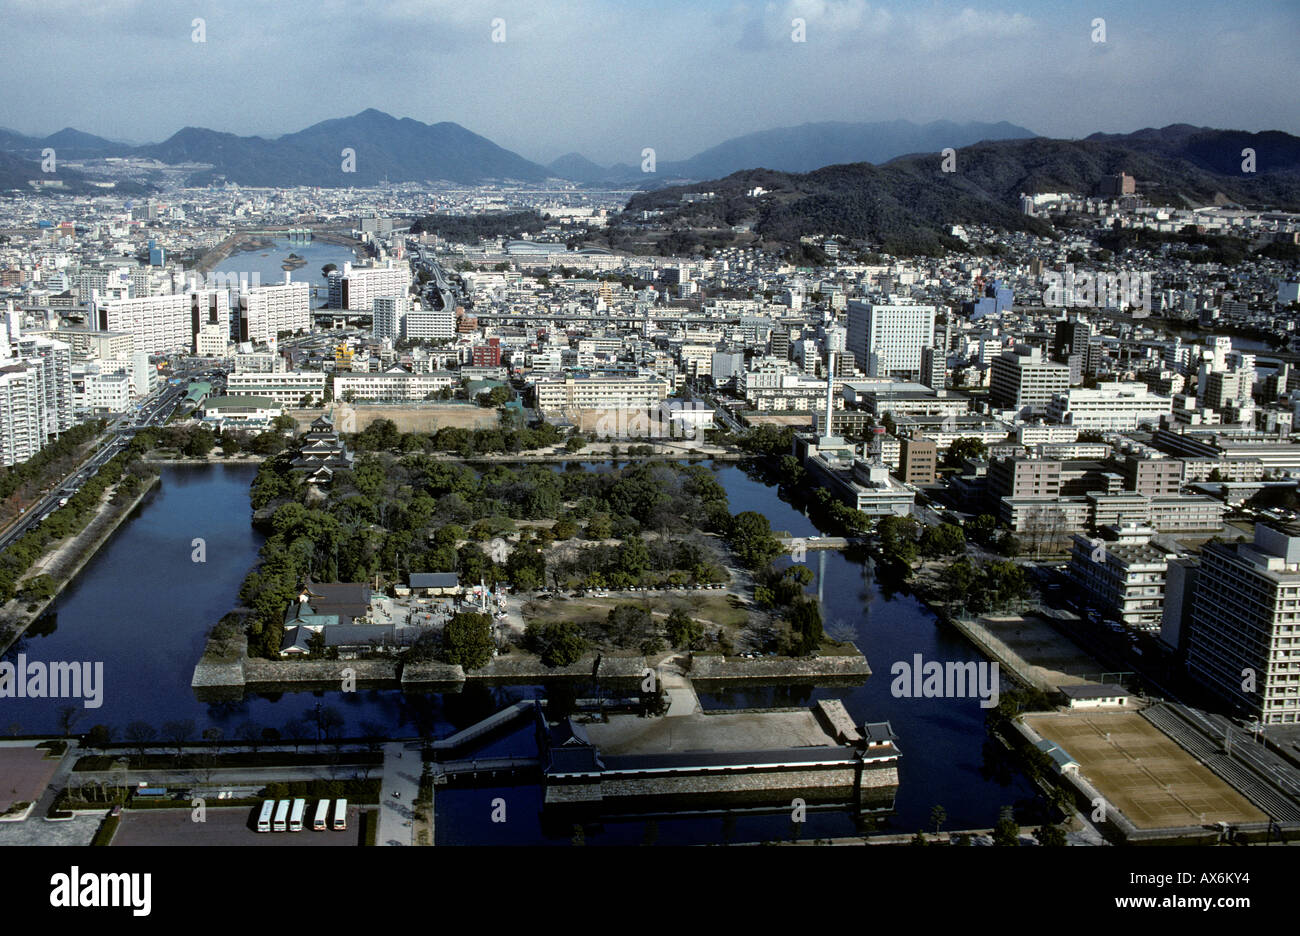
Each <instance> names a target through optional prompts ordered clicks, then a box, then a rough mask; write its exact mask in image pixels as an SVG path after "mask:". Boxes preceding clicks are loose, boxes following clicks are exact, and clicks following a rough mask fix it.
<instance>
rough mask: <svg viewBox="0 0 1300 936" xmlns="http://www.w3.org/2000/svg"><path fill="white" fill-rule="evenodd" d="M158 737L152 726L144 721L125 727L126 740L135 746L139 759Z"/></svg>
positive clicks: (134, 722)
mask: <svg viewBox="0 0 1300 936" xmlns="http://www.w3.org/2000/svg"><path fill="white" fill-rule="evenodd" d="M157 737H158V732H157V731H156V730H155V729H154V727H153V725H151V724H149V723H148V722H146V721H133V722H131V724H129V725H127V726H126V740H128V741H130V742H131V743H132V744H134V745H135V748H136V750H137V751H139V752H140V757H141V758H143V757H144V752H145V749H146V748H147V747H149V745H150V744H151V743H152V742H153V741H154V740H155V739H156V738H157Z"/></svg>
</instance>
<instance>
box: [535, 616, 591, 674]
mask: <svg viewBox="0 0 1300 936" xmlns="http://www.w3.org/2000/svg"><path fill="white" fill-rule="evenodd" d="M524 645H525V646H526V647H528V648H529V649H530V650H532V651H533V652H534V653H536V654H537V655H538V656H540V657H541V658H542V663H543V664H545V665H546V666H568V665H569V664H571V663H576V662H578V661H579V660H580V659H582V655H583V654H584V653H586V652H587V638H586V637H585V636H583V633H582V628H581V627H579V626H578V625H577V624H575V623H574V622H573V621H555V622H552V623H549V624H539V623H537V622H536V621H534V622H533V623H531V624H529V625H528V627H527V629H526V630H525V631H524Z"/></svg>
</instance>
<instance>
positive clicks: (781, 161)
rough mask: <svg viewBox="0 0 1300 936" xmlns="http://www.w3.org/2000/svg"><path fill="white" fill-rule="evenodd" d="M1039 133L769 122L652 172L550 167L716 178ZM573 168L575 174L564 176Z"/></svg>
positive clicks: (622, 180)
mask: <svg viewBox="0 0 1300 936" xmlns="http://www.w3.org/2000/svg"><path fill="white" fill-rule="evenodd" d="M1033 136H1036V134H1035V133H1034V132H1033V131H1032V130H1026V129H1025V128H1024V127H1018V126H1016V125H1015V124H1011V123H1007V122H1006V121H1000V122H998V123H974V122H973V123H962V124H958V123H953V122H952V121H949V120H936V121H934V122H932V123H928V124H915V123H912V122H911V121H908V120H890V121H879V122H874V123H850V122H844V121H829V122H823V123H806V124H802V125H800V126H797V127H774V128H772V129H771V130H760V131H758V132H757V133H749V134H746V135H744V136H738V137H733V138H731V139H729V140H724V141H723V142H721V143H719V144H717V145H716V146H711V147H709V148H708V149H706V150H704V151H703V152H700V153H697V154H696V155H694V156H692V157H690V158H689V159H683V160H676V161H674V160H661V161H659V163H658V165H656V167H655V172H654V175H653V176H651V175H650V174H649V173H644V172H642V171H641V167H640V166H639V165H637V166H628V165H624V164H619V165H616V166H610V167H607V168H603V167H600V166H598V165H597V164H596V163H594V162H592V161H591V160H589V159H587V158H585V157H583V156H582V155H580V154H578V153H570V154H568V155H567V156H561V157H560V158H559V159H557V160H555V161H554V162H552V163H551V164H550V167H549V168H550V169H551V170H552V171H553V172H555V173H556V174H557V175H559V176H561V177H562V178H571V179H573V180H574V181H579V182H583V183H584V184H588V185H595V184H601V183H606V184H609V183H619V184H628V183H631V184H643V183H646V182H647V181H654V182H656V183H659V182H660V180H671V179H691V180H701V179H716V178H721V177H722V176H727V175H730V174H731V173H733V172H740V171H741V170H744V169H772V170H775V171H778V172H812V171H813V170H815V169H820V168H822V167H823V166H831V165H837V164H840V163H855V162H869V163H883V162H888V161H889V160H891V159H895V158H897V157H899V156H905V155H907V154H909V153H919V152H931V151H938V150H941V149H943V148H944V147H948V146H951V147H953V148H954V149H955V148H957V147H960V146H969V145H970V144H972V143H978V142H980V141H981V140H1014V139H1025V138H1028V137H1033ZM568 173H572V174H568Z"/></svg>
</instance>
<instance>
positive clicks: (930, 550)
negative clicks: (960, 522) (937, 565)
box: [921, 523, 966, 558]
mask: <svg viewBox="0 0 1300 936" xmlns="http://www.w3.org/2000/svg"><path fill="white" fill-rule="evenodd" d="M965 551H966V534H965V533H963V532H962V528H961V527H959V526H957V525H956V524H955V523H941V524H939V525H938V526H933V527H926V530H925V532H924V533H922V534H921V552H922V554H924V555H926V556H929V557H931V558H938V557H939V556H952V555H956V554H957V553H961V552H965Z"/></svg>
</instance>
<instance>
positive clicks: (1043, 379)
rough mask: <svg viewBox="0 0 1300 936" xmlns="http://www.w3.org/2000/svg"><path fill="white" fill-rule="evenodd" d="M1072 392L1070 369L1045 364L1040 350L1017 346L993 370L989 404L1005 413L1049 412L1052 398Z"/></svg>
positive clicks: (1058, 365)
mask: <svg viewBox="0 0 1300 936" xmlns="http://www.w3.org/2000/svg"><path fill="white" fill-rule="evenodd" d="M1069 389H1070V367H1069V365H1068V364H1058V363H1057V362H1055V361H1048V360H1044V358H1043V354H1042V351H1040V350H1039V349H1038V348H1031V347H1028V346H1027V345H1016V347H1015V349H1014V350H1012V351H1005V352H1003V353H1002V354H1001V355H999V356H998V357H995V358H994V359H993V363H992V366H991V367H990V371H989V402H990V403H991V404H992V405H994V406H996V407H1000V408H1002V409H1014V410H1017V411H1025V410H1029V411H1032V412H1039V413H1041V412H1046V410H1047V407H1048V404H1050V403H1051V402H1052V397H1054V396H1056V395H1057V394H1062V393H1065V392H1066V391H1068V390H1069Z"/></svg>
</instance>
